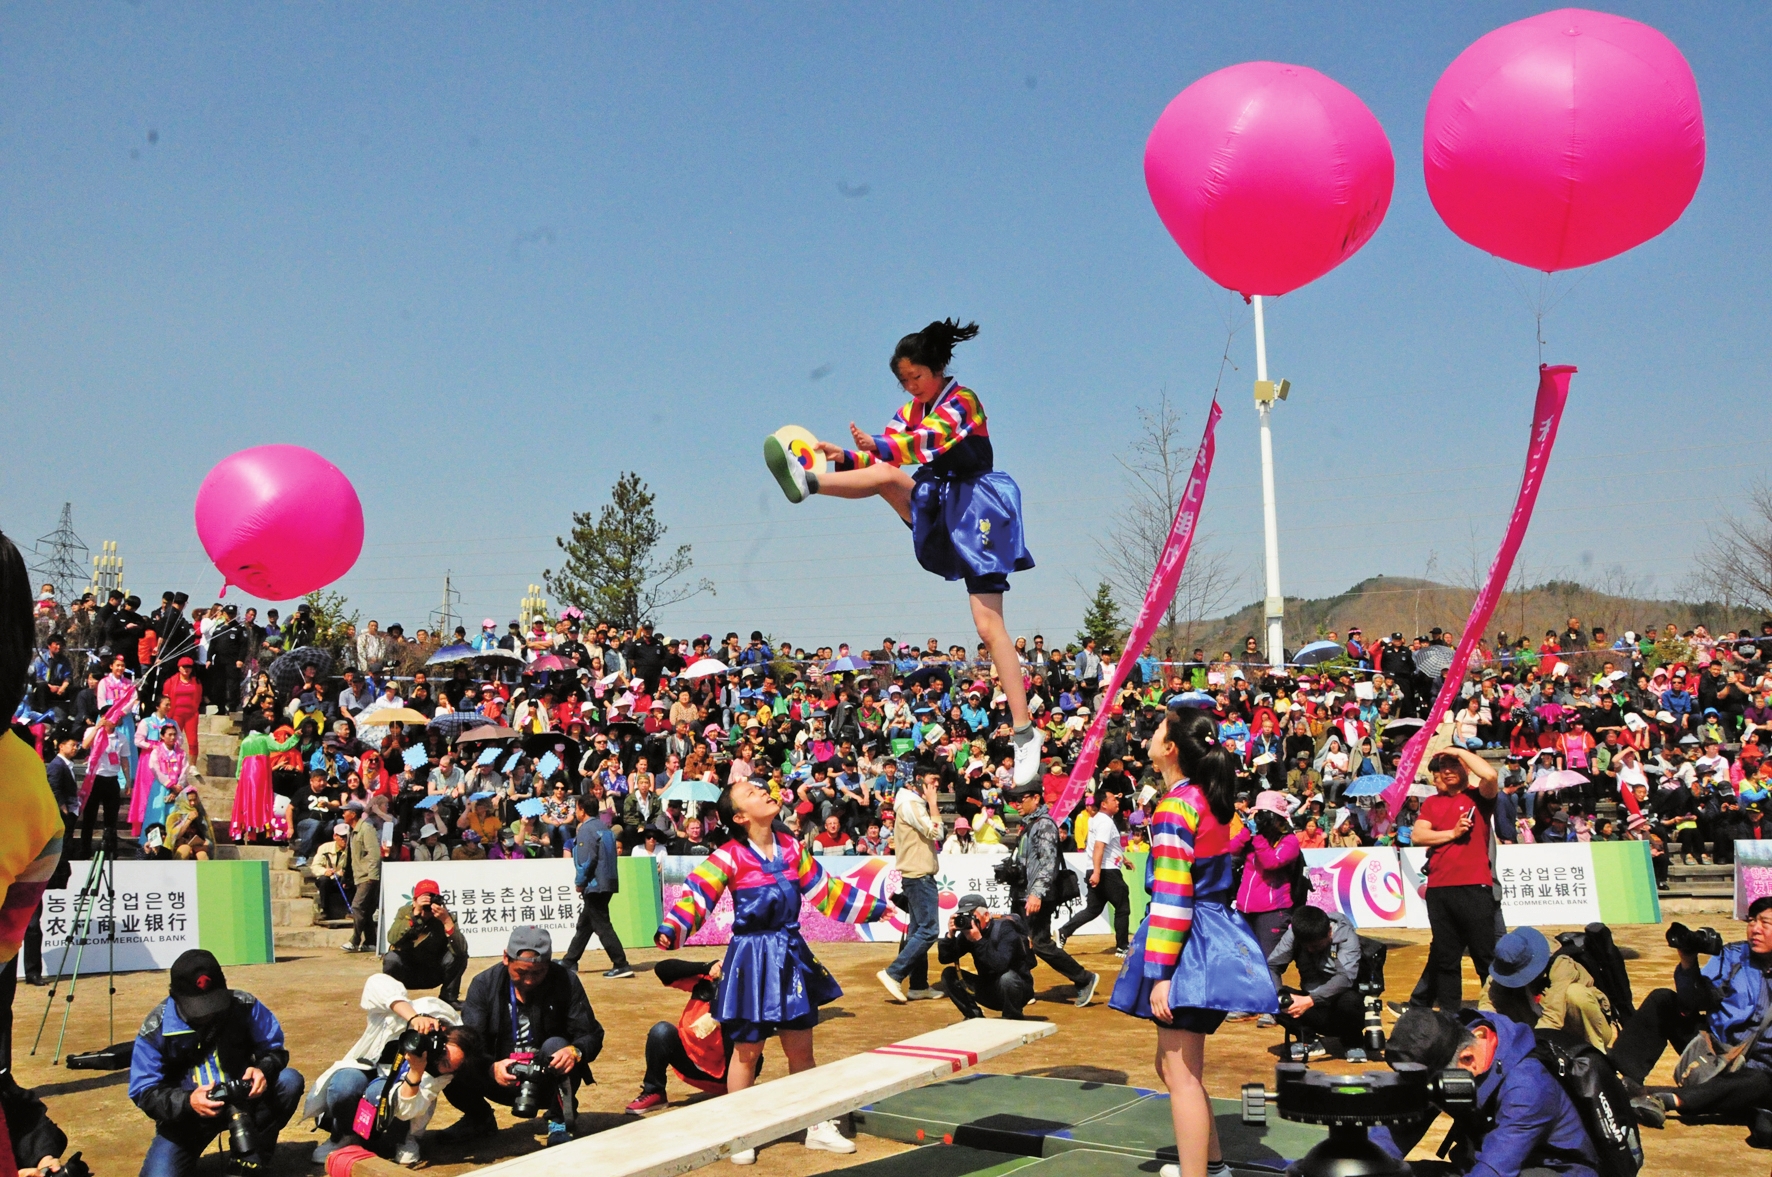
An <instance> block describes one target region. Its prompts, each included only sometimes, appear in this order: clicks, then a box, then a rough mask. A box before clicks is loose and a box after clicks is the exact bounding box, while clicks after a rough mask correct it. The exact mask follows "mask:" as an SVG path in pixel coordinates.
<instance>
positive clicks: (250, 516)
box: [197, 445, 363, 601]
mask: <svg viewBox="0 0 1772 1177" xmlns="http://www.w3.org/2000/svg"><path fill="white" fill-rule="evenodd" d="M197 537H198V538H199V539H201V540H202V541H203V550H204V551H205V552H208V553H209V558H210V559H211V560H212V561H214V562H215V566H216V569H217V570H218V571H219V572H220V573H221V574H222V577H223V579H224V580H225V582H226V583H227V584H231V585H237V586H239V587H240V588H243V589H245V590H246V591H247V592H249V593H251V594H252V595H253V596H255V597H262V598H263V599H265V600H267V601H287V600H290V599H292V598H295V597H300V596H303V595H305V594H307V593H311V592H313V591H314V590H315V589H317V588H323V587H325V586H326V585H329V584H331V583H332V582H333V581H335V580H337V579H338V578H339V577H341V576H343V575H344V574H345V573H347V572H349V571H350V570H351V565H353V564H355V563H356V562H357V556H358V554H359V553H360V552H362V551H363V504H362V503H360V502H358V500H357V491H356V488H354V487H353V486H352V485H351V480H350V479H348V478H346V477H345V476H344V473H343V471H341V470H340V469H339V468H338V467H337V466H334V465H333V464H332V463H331V462H328V461H327V460H326V459H325V458H322V457H321V456H320V455H319V454H316V453H315V452H314V451H313V450H307V449H303V448H302V447H301V446H298V445H261V446H254V447H253V448H252V449H249V450H241V451H240V452H239V453H237V454H233V455H230V456H229V457H226V458H223V459H222V460H221V461H220V462H218V463H217V464H216V467H215V469H213V470H211V471H210V472H209V475H208V477H206V478H205V479H204V480H203V485H202V486H200V487H198V488H197Z"/></svg>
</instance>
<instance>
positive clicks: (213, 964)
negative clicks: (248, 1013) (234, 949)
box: [168, 948, 234, 1022]
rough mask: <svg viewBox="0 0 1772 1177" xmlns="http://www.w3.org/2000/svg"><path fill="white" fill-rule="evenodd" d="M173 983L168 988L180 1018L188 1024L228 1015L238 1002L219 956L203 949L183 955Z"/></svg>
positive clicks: (176, 963)
mask: <svg viewBox="0 0 1772 1177" xmlns="http://www.w3.org/2000/svg"><path fill="white" fill-rule="evenodd" d="M169 979H170V982H171V983H170V985H169V986H168V988H169V989H170V991H171V995H172V1001H173V1004H174V1005H175V1006H177V1007H178V1016H179V1017H181V1018H183V1019H184V1020H185V1021H187V1022H190V1021H196V1020H201V1019H203V1018H212V1017H214V1016H216V1015H217V1014H219V1013H222V1012H224V1011H226V1010H227V1008H228V1006H229V1005H230V1004H231V1003H232V1002H233V1000H234V995H233V993H231V992H230V991H229V990H228V979H227V978H226V977H225V976H223V975H222V968H221V963H220V962H219V961H217V960H216V959H215V953H213V952H209V951H207V950H205V949H202V948H192V949H189V950H187V951H185V952H182V953H180V954H179V957H178V959H177V960H175V961H173V962H172V974H171V977H170V978H169Z"/></svg>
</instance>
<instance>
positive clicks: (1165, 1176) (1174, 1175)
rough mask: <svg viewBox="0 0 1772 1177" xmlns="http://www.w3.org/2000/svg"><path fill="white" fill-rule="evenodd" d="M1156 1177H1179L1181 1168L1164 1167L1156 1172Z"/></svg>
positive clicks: (1176, 1166)
mask: <svg viewBox="0 0 1772 1177" xmlns="http://www.w3.org/2000/svg"><path fill="white" fill-rule="evenodd" d="M1157 1177H1181V1166H1180V1165H1164V1166H1163V1167H1162V1168H1160V1169H1158V1170H1157Z"/></svg>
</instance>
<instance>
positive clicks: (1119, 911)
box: [1058, 867, 1132, 948]
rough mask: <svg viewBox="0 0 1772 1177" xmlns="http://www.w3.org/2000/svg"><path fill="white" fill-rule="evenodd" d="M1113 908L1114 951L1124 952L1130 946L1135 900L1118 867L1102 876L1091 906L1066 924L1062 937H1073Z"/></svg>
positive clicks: (1123, 874) (1106, 871)
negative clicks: (1087, 924)
mask: <svg viewBox="0 0 1772 1177" xmlns="http://www.w3.org/2000/svg"><path fill="white" fill-rule="evenodd" d="M1109 906H1112V907H1113V909H1114V947H1115V948H1124V947H1126V945H1127V942H1128V940H1129V939H1130V937H1129V932H1130V929H1131V921H1132V900H1131V899H1130V898H1129V897H1128V896H1127V894H1126V875H1125V873H1124V872H1123V871H1121V870H1119V869H1118V868H1115V867H1107V868H1105V869H1103V870H1102V872H1101V882H1100V883H1098V884H1096V885H1095V886H1093V887H1091V888H1089V902H1087V903H1085V904H1084V905H1083V906H1082V907H1080V908H1078V909H1077V914H1075V915H1073V916H1072V917H1071V918H1070V919H1068V920H1066V921H1065V925H1064V927H1062V928H1060V929H1059V931H1058V934H1059V935H1060V936H1069V935H1070V934H1071V933H1072V932H1075V931H1076V930H1077V929H1078V928H1080V927H1082V926H1083V925H1084V924H1086V923H1088V922H1089V921H1090V920H1092V919H1094V918H1095V917H1096V916H1098V915H1100V914H1101V913H1102V912H1103V911H1104V910H1106V909H1107V908H1108V907H1109Z"/></svg>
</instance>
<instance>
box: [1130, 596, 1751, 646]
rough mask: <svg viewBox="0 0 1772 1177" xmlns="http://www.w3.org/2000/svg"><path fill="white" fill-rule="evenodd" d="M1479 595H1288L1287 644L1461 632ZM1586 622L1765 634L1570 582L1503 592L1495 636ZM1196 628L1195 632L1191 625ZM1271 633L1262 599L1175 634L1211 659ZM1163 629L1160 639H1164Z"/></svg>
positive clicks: (1702, 605)
mask: <svg viewBox="0 0 1772 1177" xmlns="http://www.w3.org/2000/svg"><path fill="white" fill-rule="evenodd" d="M1475 596H1476V593H1475V592H1474V590H1472V589H1469V588H1460V587H1458V586H1456V585H1449V584H1440V583H1438V582H1435V581H1431V580H1421V579H1419V578H1416V577H1408V576H1374V577H1370V578H1369V579H1366V580H1362V581H1361V582H1360V583H1358V584H1356V585H1354V586H1353V587H1352V588H1350V589H1348V590H1347V591H1346V592H1343V593H1340V594H1337V595H1336V596H1333V597H1317V598H1300V597H1287V598H1286V646H1287V648H1288V649H1293V650H1296V649H1298V648H1299V647H1300V646H1302V645H1304V644H1305V643H1307V642H1313V641H1316V640H1317V639H1318V638H1320V637H1326V636H1327V635H1328V633H1329V632H1330V631H1331V630H1333V631H1334V632H1335V634H1336V636H1337V637H1338V638H1340V639H1341V640H1342V641H1346V640H1347V631H1348V628H1349V627H1350V626H1356V625H1357V626H1359V627H1360V629H1361V630H1362V631H1363V632H1364V633H1365V636H1366V638H1367V640H1368V641H1371V640H1372V639H1374V638H1382V637H1387V636H1389V635H1390V634H1392V633H1401V634H1402V635H1403V636H1404V637H1406V638H1412V637H1414V636H1415V635H1416V634H1425V633H1427V632H1428V630H1430V629H1432V628H1433V627H1434V626H1436V625H1437V626H1439V627H1440V628H1441V629H1443V630H1446V631H1447V632H1448V633H1451V634H1454V635H1456V634H1457V633H1459V632H1460V631H1462V630H1463V628H1464V622H1465V619H1466V618H1467V617H1468V616H1470V608H1471V602H1472V600H1473V599H1474V598H1475ZM1571 617H1577V618H1580V620H1581V625H1582V628H1583V629H1585V630H1587V631H1589V632H1592V630H1593V627H1594V626H1596V625H1598V626H1602V627H1604V628H1605V630H1606V633H1607V634H1608V635H1609V636H1611V637H1613V638H1616V637H1617V636H1618V635H1619V634H1620V633H1622V632H1624V631H1625V630H1635V631H1638V632H1641V631H1642V630H1643V629H1644V628H1646V627H1648V626H1654V627H1655V628H1656V629H1657V630H1660V629H1663V628H1665V627H1666V625H1667V623H1668V622H1670V621H1671V622H1673V624H1674V625H1675V626H1677V627H1678V628H1679V630H1680V632H1681V633H1684V632H1685V631H1686V630H1688V629H1690V628H1692V627H1693V626H1695V625H1704V626H1707V627H1708V628H1709V629H1710V631H1711V633H1713V634H1715V633H1719V632H1721V630H1722V629H1725V628H1726V629H1729V630H1732V631H1737V630H1740V629H1742V628H1743V627H1746V628H1749V629H1752V630H1753V631H1754V632H1755V633H1758V632H1759V625H1760V620H1761V618H1760V617H1759V615H1758V614H1755V613H1749V612H1746V611H1745V610H1741V609H1736V608H1731V607H1729V606H1725V605H1721V604H1718V603H1716V602H1696V601H1675V600H1654V599H1646V598H1641V597H1633V596H1624V595H1615V594H1612V593H1607V592H1604V591H1602V590H1600V589H1597V588H1595V587H1593V586H1591V585H1584V584H1580V583H1577V582H1575V581H1570V580H1552V581H1547V582H1545V583H1544V584H1539V585H1531V586H1527V587H1525V588H1523V589H1518V590H1514V591H1510V592H1506V593H1503V594H1502V598H1501V602H1500V604H1499V605H1497V606H1496V609H1495V617H1494V620H1492V621H1491V622H1490V624H1489V632H1488V635H1487V636H1488V637H1489V638H1490V639H1491V640H1494V638H1495V635H1496V633H1497V632H1498V631H1505V632H1506V633H1507V635H1508V636H1509V638H1510V639H1512V638H1517V637H1519V636H1520V635H1522V634H1524V635H1526V636H1527V637H1530V638H1531V639H1532V641H1533V644H1534V645H1536V644H1537V643H1538V642H1539V641H1540V640H1541V639H1542V638H1543V637H1544V632H1545V631H1546V630H1548V629H1555V630H1561V629H1562V628H1563V626H1564V625H1565V624H1567V623H1568V620H1569V618H1571ZM1190 629H1191V633H1189V632H1188V630H1190ZM1262 633H1263V628H1262V618H1261V602H1260V601H1256V602H1255V603H1253V604H1251V605H1248V606H1245V607H1244V608H1242V609H1239V610H1237V611H1236V612H1235V613H1231V614H1229V615H1228V616H1225V617H1219V618H1213V619H1209V620H1206V621H1197V622H1194V623H1193V625H1192V626H1191V627H1186V626H1184V627H1181V631H1180V632H1178V633H1177V634H1176V635H1175V638H1176V640H1175V643H1174V644H1175V646H1176V652H1177V653H1178V654H1180V655H1182V656H1183V657H1185V656H1186V655H1187V654H1188V653H1189V652H1190V651H1191V650H1192V649H1193V647H1195V646H1199V647H1202V648H1203V649H1204V650H1205V651H1206V654H1207V656H1208V657H1217V656H1218V655H1219V654H1220V653H1222V652H1223V651H1225V650H1240V649H1242V645H1243V639H1244V638H1245V637H1246V636H1248V635H1250V634H1254V635H1255V636H1256V638H1257V640H1258V641H1259V640H1261V637H1262ZM1164 636H1165V635H1163V634H1161V633H1159V635H1158V638H1157V641H1158V642H1162V641H1163V640H1164Z"/></svg>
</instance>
